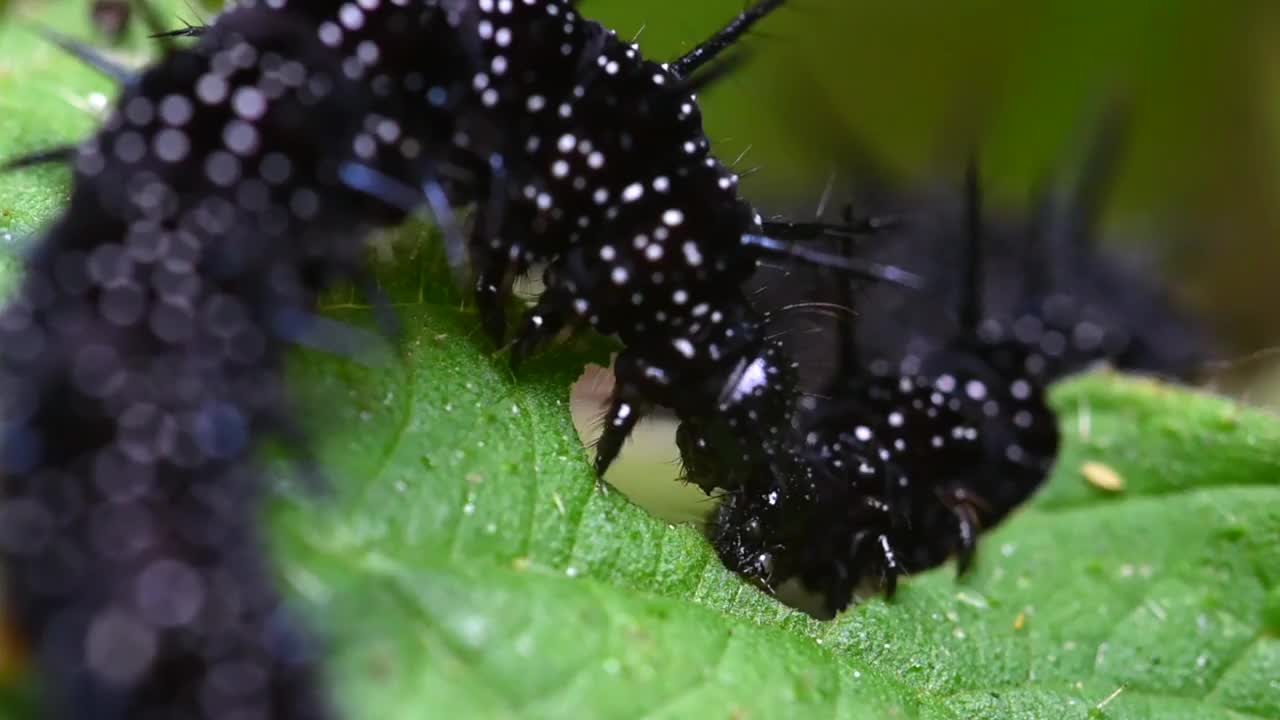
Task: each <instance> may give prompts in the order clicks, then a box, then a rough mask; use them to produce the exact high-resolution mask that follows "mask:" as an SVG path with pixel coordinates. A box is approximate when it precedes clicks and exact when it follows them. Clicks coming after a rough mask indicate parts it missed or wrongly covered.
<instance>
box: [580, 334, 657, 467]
mask: <svg viewBox="0 0 1280 720" xmlns="http://www.w3.org/2000/svg"><path fill="white" fill-rule="evenodd" d="M614 373H615V375H616V376H617V383H616V384H615V385H614V388H613V395H612V396H611V397H610V399H609V410H608V412H607V413H606V414H605V419H604V432H603V433H601V435H600V440H599V441H598V442H597V443H596V462H595V467H596V475H597V476H600V477H603V476H604V474H605V472H606V471H607V470H608V469H609V466H610V465H612V464H613V461H614V460H615V459H617V457H618V453H620V452H622V445H623V443H625V442H626V441H627V438H628V437H630V436H631V433H632V431H633V430H635V428H636V424H637V423H639V422H640V418H642V417H644V415H645V414H646V413H647V412H648V410H649V402H648V401H647V400H646V399H645V392H644V391H643V388H644V387H645V385H648V384H651V383H652V380H651V379H649V380H648V382H646V377H645V369H644V364H643V363H641V362H640V361H639V360H637V359H636V357H635V355H634V354H632V353H631V352H629V351H623V352H622V354H621V355H619V356H618V361H617V362H616V363H614ZM659 373H660V371H659Z"/></svg>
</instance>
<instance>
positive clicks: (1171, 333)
mask: <svg viewBox="0 0 1280 720" xmlns="http://www.w3.org/2000/svg"><path fill="white" fill-rule="evenodd" d="M1113 132H1114V128H1110V127H1106V126H1104V130H1103V132H1102V133H1100V137H1099V140H1100V142H1099V143H1098V144H1097V147H1096V148H1095V150H1094V151H1093V152H1092V153H1090V156H1091V160H1092V161H1093V162H1092V165H1093V167H1091V168H1090V169H1089V170H1088V171H1086V172H1083V173H1081V175H1080V178H1079V179H1078V181H1077V182H1078V183H1080V184H1081V185H1079V186H1076V187H1075V191H1074V192H1069V193H1067V198H1066V200H1065V202H1062V203H1061V204H1060V205H1059V206H1058V207H1050V208H1047V209H1049V210H1050V211H1052V212H1054V213H1056V218H1055V222H1053V223H1049V224H1047V225H1042V226H1041V228H1042V229H1043V232H1044V233H1045V235H1046V236H1047V239H1046V240H1042V241H1037V240H1036V238H1035V237H1034V236H1031V239H1030V242H1031V243H1034V244H1032V245H1031V247H1033V248H1039V251H1040V252H1042V253H1045V255H1044V256H1042V257H1040V258H1037V259H1035V260H1034V261H1032V262H1033V263H1040V264H1050V265H1052V266H1053V267H1052V268H1051V269H1052V271H1053V272H1052V274H1050V273H1043V274H1041V275H1038V276H1036V275H1032V278H1033V280H1032V282H1031V283H1027V284H1022V283H1019V284H1018V290H1017V291H1016V292H1015V293H1008V294H1006V295H1004V296H1003V297H1001V303H1000V304H999V305H996V306H995V307H993V306H992V305H991V304H990V301H988V300H986V298H987V297H989V296H991V295H998V294H999V291H1001V290H1006V289H1007V288H1005V287H995V288H993V287H992V284H993V283H995V284H998V285H1004V284H1008V283H1009V280H1008V276H1001V277H999V278H998V279H988V278H990V269H991V267H992V266H995V265H997V262H1000V261H1007V260H1008V258H1007V257H1004V256H1003V253H1005V252H1007V251H1008V248H992V247H991V246H990V243H989V241H987V239H986V238H987V235H988V233H987V231H986V229H985V227H984V224H983V222H982V218H981V210H980V202H979V193H978V184H977V179H976V175H974V174H973V173H972V172H971V175H970V177H969V180H968V183H967V188H968V190H967V192H966V195H965V203H964V211H963V216H964V222H963V223H961V227H960V231H961V232H960V235H959V237H957V235H956V234H955V233H954V232H953V231H952V232H945V233H940V234H939V235H937V236H934V237H931V238H929V239H928V240H929V241H930V242H933V243H935V248H936V247H937V245H936V243H938V242H939V241H941V242H947V241H949V240H959V242H958V243H957V244H958V245H959V247H960V248H962V250H961V261H960V262H959V263H958V264H950V265H940V266H939V268H938V269H937V271H935V272H926V273H925V274H926V276H927V277H929V278H930V283H931V292H930V293H928V294H927V295H922V296H917V297H913V298H910V299H909V300H908V301H907V303H906V304H907V305H912V304H913V303H914V304H915V306H916V309H917V310H919V311H921V312H930V310H928V309H925V308H924V307H923V306H924V305H926V304H930V303H934V302H936V301H935V300H931V299H926V298H933V297H937V296H939V295H940V296H942V297H946V296H947V295H948V293H947V292H946V291H945V288H948V287H955V286H956V284H957V283H956V281H955V279H954V278H955V277H956V276H957V273H956V272H955V270H956V268H957V265H958V266H959V268H961V269H962V270H963V272H961V273H958V275H959V278H960V282H959V283H958V285H959V287H958V290H959V297H958V298H957V301H958V303H957V307H956V309H955V312H954V314H953V315H952V317H953V320H952V322H953V323H954V324H953V325H952V327H953V328H954V329H952V330H951V331H950V332H949V333H948V332H945V331H939V332H935V333H934V334H924V333H923V332H922V331H921V330H920V329H918V328H919V326H918V325H917V326H912V325H910V324H908V325H906V328H907V330H906V331H905V332H904V331H901V330H899V331H898V333H899V334H898V337H899V338H902V340H901V341H900V342H899V343H898V344H896V345H889V344H887V343H886V342H885V340H884V338H871V339H864V338H861V337H847V338H846V339H845V342H844V345H845V347H844V351H843V353H842V357H843V360H842V362H841V363H840V364H839V365H838V366H837V367H836V368H835V372H834V373H832V374H831V376H830V377H829V378H828V379H827V380H826V381H825V382H824V383H822V384H821V386H820V387H819V388H818V389H817V390H816V391H815V393H814V397H812V398H810V399H809V401H808V402H807V403H806V411H805V412H803V413H802V414H801V415H800V416H799V417H798V418H797V421H796V426H797V429H798V434H797V436H796V437H795V440H794V442H795V447H793V448H789V450H790V451H791V454H792V455H793V456H794V457H797V458H799V460H798V461H797V464H798V465H799V466H800V467H802V468H803V469H802V470H801V471H800V472H798V473H796V474H793V475H790V476H777V475H772V474H770V473H760V472H758V471H756V470H753V469H751V468H745V469H744V468H741V467H740V466H735V465H729V466H726V465H725V463H724V462H723V461H722V459H719V458H717V457H716V455H715V454H714V453H713V449H714V448H715V445H716V440H714V439H712V438H709V437H706V436H700V435H696V434H693V433H688V434H685V435H683V436H682V437H681V447H682V450H683V452H684V456H685V459H686V468H687V473H688V475H689V476H690V478H691V479H693V480H694V481H696V482H698V483H700V484H701V485H703V486H704V488H708V489H710V488H713V487H721V488H724V489H726V491H727V492H726V493H725V496H724V500H723V502H722V504H721V506H720V509H719V510H718V512H717V514H716V516H715V517H714V519H713V521H712V523H711V526H710V528H709V535H710V537H711V540H712V542H713V544H714V545H715V547H716V549H717V551H718V552H719V554H720V556H721V558H722V560H723V561H724V562H725V564H726V565H728V566H729V567H731V568H734V569H736V570H737V571H738V572H740V573H742V574H743V575H745V576H747V577H748V578H750V579H752V580H754V581H756V582H757V583H758V584H760V585H762V586H764V587H765V588H766V589H769V590H773V589H774V588H776V587H777V586H778V585H779V584H781V583H782V582H785V581H787V580H790V579H798V580H800V581H801V582H802V583H803V584H804V585H805V586H806V587H808V588H809V589H811V590H813V591H816V592H818V593H819V594H820V595H821V596H822V598H823V600H824V602H825V605H826V607H825V611H826V612H828V613H834V612H838V611H839V610H841V609H843V608H844V607H845V606H846V605H847V604H848V603H849V601H850V599H851V597H852V595H853V593H854V591H855V590H856V589H857V588H858V587H859V586H860V585H862V584H864V583H865V582H867V581H870V582H872V583H880V584H881V585H882V586H883V587H884V588H885V590H886V592H887V593H888V594H890V595H892V594H893V592H894V590H895V587H896V582H897V578H898V576H899V575H901V574H903V573H906V572H916V571H920V570H925V569H928V568H931V567H934V566H936V565H939V564H941V563H942V562H944V561H945V560H946V559H947V558H948V557H950V556H952V555H956V556H957V557H958V571H959V572H964V571H965V570H966V569H967V568H968V566H969V564H970V562H971V560H972V557H973V554H974V550H975V548H976V543H977V536H978V534H979V533H980V532H981V531H982V530H984V529H989V528H991V527H993V526H994V525H996V524H997V523H999V522H1000V521H1001V520H1002V519H1003V518H1004V516H1005V515H1007V514H1008V512H1010V511H1011V510H1012V509H1013V508H1015V507H1016V506H1017V505H1019V504H1020V503H1021V502H1023V501H1024V500H1025V499H1026V498H1028V497H1029V496H1030V495H1031V494H1032V493H1033V492H1034V491H1035V489H1036V488H1038V487H1039V485H1040V484H1041V483H1042V482H1043V480H1044V479H1045V478H1046V476H1047V474H1048V472H1049V470H1050V469H1051V467H1052V464H1053V462H1054V459H1055V457H1056V454H1057V448H1058V430H1057V425H1056V418H1055V415H1054V413H1053V411H1052V410H1051V408H1050V407H1049V406H1048V404H1047V402H1046V399H1045V392H1046V390H1047V387H1048V385H1049V384H1050V383H1052V382H1053V381H1055V380H1057V379H1059V378H1061V377H1063V376H1065V375H1068V374H1071V373H1074V372H1078V371H1080V370H1083V369H1086V368H1087V367H1089V366H1091V365H1093V364H1095V363H1097V362H1099V361H1105V362H1109V363H1110V364H1112V365H1114V366H1117V367H1120V368H1124V369H1128V370H1136V371H1144V372H1151V373H1156V374H1161V375H1165V376H1169V377H1173V378H1175V379H1181V380H1191V379H1193V378H1194V372H1195V370H1196V368H1198V367H1199V366H1201V362H1200V361H1201V360H1202V359H1203V358H1204V357H1205V355H1206V354H1207V346H1206V343H1205V342H1204V340H1203V337H1204V336H1203V333H1202V332H1201V331H1200V330H1199V328H1198V327H1197V326H1196V325H1195V323H1194V322H1193V321H1192V320H1190V319H1189V317H1188V316H1186V315H1185V314H1184V313H1183V312H1182V311H1180V310H1178V309H1177V308H1176V307H1174V306H1172V305H1171V304H1167V303H1166V302H1163V301H1164V296H1163V294H1162V293H1160V292H1159V291H1158V289H1152V288H1151V287H1150V286H1149V285H1146V284H1143V283H1140V282H1139V280H1140V278H1139V277H1138V276H1136V275H1133V274H1131V273H1127V272H1126V271H1124V270H1123V269H1121V268H1119V266H1115V265H1113V264H1109V263H1107V262H1106V261H1105V260H1103V259H1102V258H1100V257H1099V256H1097V255H1095V254H1093V253H1090V252H1089V251H1088V243H1089V239H1090V238H1089V235H1090V233H1089V232H1088V231H1087V230H1088V229H1091V228H1092V225H1093V222H1092V218H1093V215H1094V213H1096V212H1097V203H1096V202H1095V198H1096V195H1095V192H1096V188H1097V187H1098V185H1099V184H1100V182H1101V181H1102V180H1103V178H1102V177H1100V175H1101V173H1102V172H1103V171H1104V170H1105V163H1102V162H1101V161H1102V160H1105V159H1108V158H1109V155H1110V153H1111V152H1112V151H1113V149H1114V148H1113V147H1111V141H1112V140H1113V139H1114V138H1113V137H1112V133H1113ZM906 213H907V214H908V215H910V214H911V211H910V210H907V211H906ZM910 222H911V221H907V223H908V224H910ZM929 227H930V230H933V231H935V232H936V231H938V230H939V228H938V227H937V226H929ZM1023 237H1024V238H1026V237H1028V236H1025V235H1024V236H1023ZM1024 242H1027V241H1026V240H1024ZM894 250H895V251H896V250H897V248H896V247H895V248H894ZM1018 251H1019V257H1018V258H1017V261H1018V263H1019V264H1021V265H1022V266H1023V267H1027V264H1028V259H1027V257H1026V255H1027V246H1026V245H1024V246H1022V247H1020V248H1018ZM1046 251H1047V252H1046ZM921 257H937V255H928V254H926V255H923V256H921ZM1063 264H1065V265H1066V267H1065V268H1063V267H1061V265H1063ZM1077 272H1084V273H1086V275H1085V277H1086V278H1087V280H1086V281H1085V282H1084V283H1081V281H1080V277H1079V276H1078V275H1076V274H1075V273H1077ZM1049 278H1053V279H1058V278H1066V279H1070V280H1071V282H1072V284H1064V283H1062V282H1057V283H1054V282H1048V283H1046V282H1043V280H1045V279H1049ZM1036 279H1039V280H1041V282H1039V283H1036ZM792 282H793V283H794V281H792ZM802 286H804V285H803V284H802ZM993 289H994V290H995V291H996V292H992V291H993ZM795 300H796V298H795V297H790V298H789V301H790V302H794V301H795ZM846 303H847V299H846ZM932 312H933V313H935V314H936V313H937V312H938V311H937V310H936V309H932ZM876 319H877V320H881V319H883V316H877V317H876ZM783 324H784V325H785V322H784V323H783ZM863 330H864V329H863V328H860V331H863ZM859 334H860V335H861V334H863V333H862V332H860V333H859ZM891 337H892V335H891ZM872 347H874V348H877V349H878V350H879V351H881V352H884V351H885V350H890V351H891V352H892V353H893V354H891V355H885V354H879V355H873V354H869V353H868V348H872ZM682 429H683V428H682ZM735 473H736V474H737V475H738V476H737V477H732V479H729V480H727V481H726V479H725V478H726V476H732V475H734V474H735ZM744 474H745V475H746V476H747V479H743V477H742V475H744Z"/></svg>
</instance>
